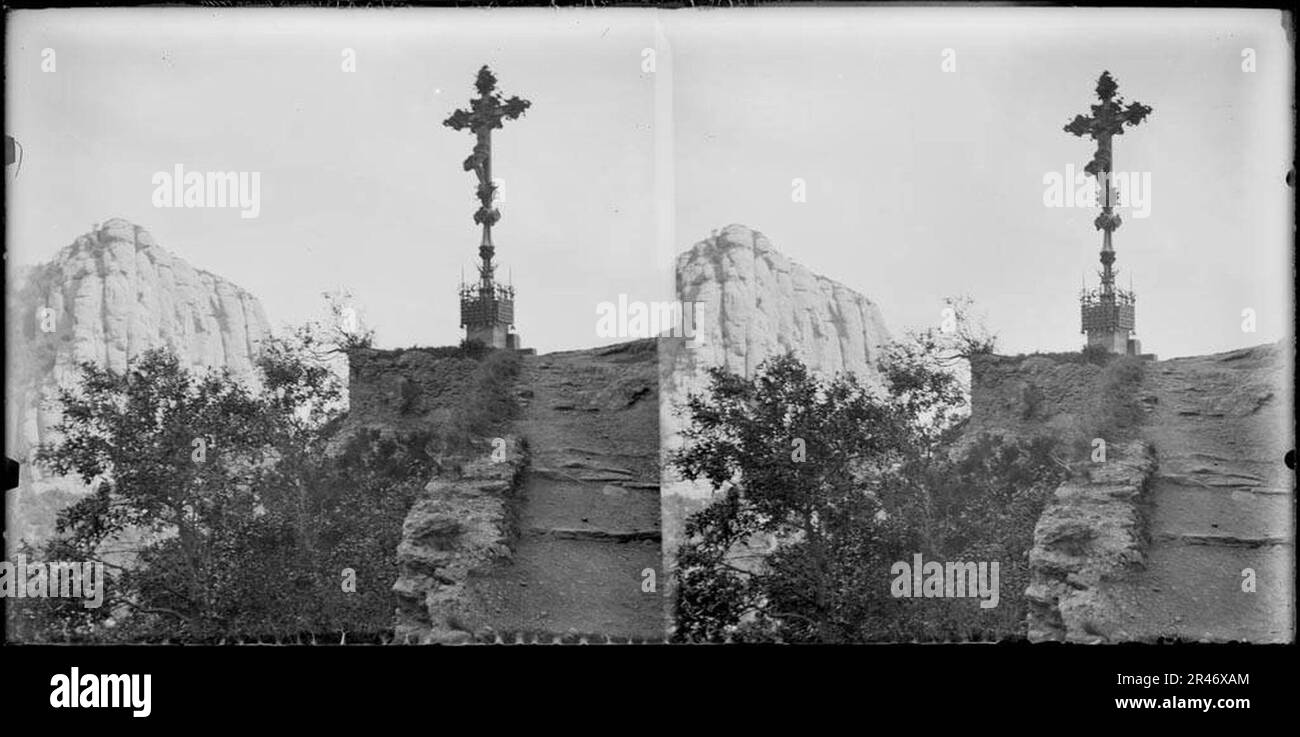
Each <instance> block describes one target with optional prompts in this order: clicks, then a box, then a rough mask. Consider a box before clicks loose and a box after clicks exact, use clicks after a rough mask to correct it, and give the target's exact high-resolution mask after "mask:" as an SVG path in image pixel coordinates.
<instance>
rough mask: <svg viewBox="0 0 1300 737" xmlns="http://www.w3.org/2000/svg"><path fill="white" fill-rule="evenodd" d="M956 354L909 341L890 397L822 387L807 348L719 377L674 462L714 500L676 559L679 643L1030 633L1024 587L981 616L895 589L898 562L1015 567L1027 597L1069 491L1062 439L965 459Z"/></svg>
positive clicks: (978, 445)
mask: <svg viewBox="0 0 1300 737" xmlns="http://www.w3.org/2000/svg"><path fill="white" fill-rule="evenodd" d="M949 347H950V344H949V343H946V342H943V341H941V340H940V338H939V336H937V335H936V334H935V333H933V332H931V333H927V334H923V335H922V336H920V337H919V338H917V339H915V340H913V341H911V342H907V343H903V344H898V345H896V346H894V347H893V348H892V349H891V350H890V351H889V353H888V355H887V356H886V358H885V360H884V361H883V362H882V367H881V369H882V370H881V373H882V381H881V383H882V385H883V389H882V390H881V391H872V390H871V389H869V388H868V387H866V386H863V385H862V384H861V383H859V380H858V379H857V378H855V377H854V376H853V375H852V374H840V375H837V376H835V377H833V378H830V379H821V378H818V377H816V376H814V375H813V374H812V373H811V372H810V371H809V370H808V368H807V367H806V366H805V365H803V364H802V363H801V362H800V361H799V360H798V359H796V358H795V357H794V356H793V355H792V354H786V355H783V356H778V357H775V358H772V359H769V360H768V361H765V362H764V363H763V364H761V365H760V366H759V367H758V370H757V371H756V373H755V375H754V376H753V377H752V378H749V379H746V378H744V377H741V376H738V375H735V374H732V373H729V372H727V371H725V370H723V369H713V370H712V371H711V372H710V377H709V378H710V384H709V388H708V390H707V391H706V392H704V393H702V394H692V395H691V396H690V397H689V398H688V400H687V402H686V405H685V407H684V408H683V409H684V411H685V413H686V414H687V415H688V416H689V419H690V424H689V425H688V427H687V429H686V430H685V431H684V433H683V436H684V440H685V445H684V447H683V448H682V449H680V450H679V451H677V452H675V453H674V454H673V455H672V456H671V462H672V464H673V465H674V466H675V467H676V468H677V470H678V471H679V472H680V473H681V474H682V475H683V476H684V477H685V478H687V479H690V480H703V481H707V482H708V483H709V485H710V486H711V487H712V488H713V489H714V490H715V498H714V500H713V502H712V503H711V504H710V505H709V506H707V507H706V508H705V509H703V510H702V511H700V512H698V513H696V514H695V515H692V516H691V517H690V518H689V519H688V520H687V524H686V540H687V542H686V543H685V544H684V545H683V546H682V548H681V550H680V551H679V554H678V561H677V562H678V588H677V597H676V601H675V607H676V612H677V618H676V619H677V626H678V629H677V635H678V636H679V637H680V638H682V639H696V638H724V637H732V638H741V639H752V640H772V639H778V640H782V641H815V642H859V641H870V640H898V639H911V638H925V639H930V638H945V639H951V638H958V639H969V638H971V637H972V636H980V633H988V632H993V631H996V632H998V633H1000V634H1002V635H1006V634H1015V633H1016V631H1017V630H1018V629H1019V628H1020V622H1019V620H1020V619H1023V611H1021V612H1020V613H1019V614H1017V613H1016V612H1014V611H1012V612H1011V614H1009V615H1007V614H1005V612H1007V611H1008V610H1009V609H1010V610H1015V609H1016V608H1017V607H1018V606H1021V605H1020V604H1018V602H1019V596H1018V594H1019V592H1018V591H1017V592H1014V594H1015V595H1011V594H1012V593H1013V592H1011V591H1009V590H1008V588H1009V587H1006V586H1003V587H1002V588H1003V590H1004V593H1003V597H1004V598H1003V601H1004V604H1003V607H1006V608H1004V609H1003V610H1002V612H1003V614H1001V615H1000V616H999V617H985V618H983V619H980V615H979V612H981V611H982V610H979V609H977V608H975V603H974V602H972V601H969V600H963V601H951V602H943V603H940V604H938V605H936V600H921V601H917V600H904V599H895V598H893V597H891V596H890V593H889V584H890V581H891V579H892V576H891V574H890V568H891V565H892V564H893V563H895V562H896V561H910V560H911V556H912V555H913V554H914V553H922V554H924V555H925V556H926V558H927V559H936V558H937V559H940V560H942V559H945V558H946V559H947V560H954V561H955V560H989V561H991V560H997V561H1000V562H1001V564H1002V567H1003V568H1004V569H1007V568H1008V567H1009V568H1010V569H1011V570H1009V571H1008V572H1009V573H1010V574H1011V579H1012V582H1013V585H1019V586H1020V589H1019V590H1020V591H1023V588H1024V586H1023V585H1022V584H1020V583H1016V582H1017V581H1023V580H1024V579H1026V578H1027V571H1026V565H1025V554H1026V551H1027V550H1028V546H1029V544H1030V543H1031V542H1032V540H1031V536H1032V529H1033V524H1034V522H1035V520H1036V519H1037V516H1038V513H1039V512H1040V511H1041V508H1042V505H1043V503H1044V502H1045V500H1046V498H1047V494H1048V492H1050V489H1051V488H1052V487H1053V486H1054V484H1055V481H1056V480H1057V476H1056V475H1055V474H1057V473H1058V470H1057V467H1056V466H1055V465H1054V464H1053V463H1052V462H1051V460H1050V454H1049V452H1050V445H1051V442H1050V441H1046V440H1044V441H1042V442H1037V441H1036V442H1032V443H1024V444H1022V443H1006V442H1003V441H1001V440H998V439H996V438H989V437H981V438H978V439H976V440H975V442H973V443H971V444H969V446H968V447H966V448H965V449H963V450H961V451H959V452H958V451H956V450H955V448H956V447H957V441H958V439H959V438H960V435H961V429H962V421H961V419H960V414H959V412H958V410H959V409H960V408H961V406H962V404H963V403H964V401H965V399H964V394H963V391H962V388H961V386H960V383H959V382H958V380H957V378H956V377H955V376H954V375H953V373H952V372H951V371H949V370H948V363H949V362H950V360H951V358H952V354H951V353H950V352H949V351H948V350H947V348H949ZM801 451H802V452H801ZM963 556H965V557H963ZM1008 599H1011V600H1012V601H1010V603H1007V601H1008Z"/></svg>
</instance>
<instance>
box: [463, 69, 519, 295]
mask: <svg viewBox="0 0 1300 737" xmlns="http://www.w3.org/2000/svg"><path fill="white" fill-rule="evenodd" d="M496 86H497V78H496V75H495V74H493V73H492V70H490V69H488V68H487V66H484V67H483V68H482V69H480V70H478V79H477V80H476V81H475V82H474V87H475V88H476V89H477V90H478V93H479V96H478V97H476V98H474V99H473V100H470V109H469V110H457V111H455V112H454V113H452V114H451V117H449V118H447V119H446V120H444V121H442V124H443V125H445V126H447V127H448V128H451V129H453V130H458V131H461V130H465V129H467V128H468V129H469V131H470V132H471V133H473V134H474V135H475V136H476V137H477V138H478V142H477V143H476V144H475V145H474V153H472V154H470V156H469V158H467V159H465V171H472V172H474V173H475V174H476V175H477V176H478V189H477V194H478V201H479V208H478V210H477V211H476V212H475V213H474V222H476V223H479V224H480V225H482V226H483V240H482V242H481V244H480V245H479V254H480V256H481V257H482V259H483V265H482V266H481V267H479V270H480V275H481V277H482V278H483V279H485V280H487V281H491V279H492V270H493V266H492V252H493V250H494V249H493V246H492V226H493V225H495V224H496V222H497V221H498V220H500V219H501V213H500V212H498V211H497V209H496V208H494V207H493V206H492V198H493V196H494V195H495V193H496V185H495V184H493V183H492V129H493V128H500V127H501V126H502V121H505V120H515V119H516V118H518V117H519V116H521V115H523V114H524V111H525V110H527V109H528V107H529V106H530V105H532V103H531V102H529V101H528V100H524V99H521V98H519V97H511V98H510V99H508V100H507V99H504V98H503V97H502V96H501V93H500V92H497V91H496Z"/></svg>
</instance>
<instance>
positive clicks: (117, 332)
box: [5, 218, 270, 486]
mask: <svg viewBox="0 0 1300 737" xmlns="http://www.w3.org/2000/svg"><path fill="white" fill-rule="evenodd" d="M10 279H11V280H12V281H11V282H10V284H8V285H7V289H6V293H7V295H8V300H9V304H8V309H9V319H8V321H7V323H8V324H7V325H6V332H7V336H6V337H7V342H8V346H9V348H10V349H9V350H8V351H7V352H6V353H7V360H6V363H7V366H6V379H5V397H6V408H5V410H6V433H5V436H6V438H5V452H6V455H8V456H9V457H11V458H15V459H18V460H19V461H21V462H22V463H23V472H22V473H23V481H24V486H27V485H28V483H29V482H31V481H32V480H34V479H39V478H40V474H39V472H38V469H36V468H35V467H34V466H33V465H32V464H31V460H32V459H31V455H32V453H33V452H34V450H35V448H36V446H37V444H39V443H41V442H47V441H49V440H50V433H51V430H52V428H53V427H54V426H55V425H56V424H57V423H58V421H59V416H58V411H57V408H56V407H55V406H53V403H52V402H51V401H50V400H51V399H52V398H53V397H54V396H55V394H54V392H55V389H56V387H57V386H58V385H59V384H60V383H66V382H69V381H72V380H74V379H75V377H76V374H77V365H78V364H79V363H81V362H83V361H91V362H94V363H96V364H98V365H100V366H107V367H109V368H112V369H114V370H118V371H121V370H123V369H125V368H126V366H127V363H128V361H129V360H131V359H133V358H135V357H136V356H138V355H140V354H141V353H143V352H145V351H147V350H149V349H151V348H155V347H158V346H169V347H170V348H171V349H172V350H173V351H174V352H175V353H176V354H177V355H178V356H180V357H181V359H182V361H184V362H186V363H188V365H189V366H190V367H191V368H194V369H202V368H208V367H216V368H221V367H229V368H230V369H231V370H232V371H233V372H234V373H235V374H236V375H237V376H239V377H242V378H251V376H252V372H253V362H254V360H255V357H256V355H257V353H258V346H259V344H260V342H261V341H262V340H263V339H264V338H265V337H266V336H267V335H268V334H269V332H270V326H269V324H268V323H267V319H266V315H265V313H264V312H263V310H262V305H261V303H260V302H258V300H257V298H255V297H254V296H253V295H251V294H249V293H248V292H246V291H244V290H243V289H241V288H239V287H238V286H236V285H235V284H232V283H231V282H229V281H227V280H225V279H223V278H221V277H219V276H216V275H215V274H211V273H208V272H206V271H202V270H200V269H196V268H194V267H193V266H191V265H190V264H189V263H187V262H185V261H184V260H182V259H180V258H177V257H176V256H173V255H172V254H171V253H169V252H168V251H167V250H165V249H163V248H162V247H161V246H159V245H158V244H157V243H155V242H154V240H153V237H152V236H150V235H149V233H148V232H146V231H145V230H144V229H143V228H141V227H139V226H136V225H133V224H132V223H129V222H127V221H126V220H122V219H120V218H114V219H112V220H109V221H107V222H105V223H103V224H102V225H100V226H98V227H97V228H96V229H95V230H94V231H92V232H90V233H87V234H85V235H82V236H80V237H79V238H77V240H76V241H74V242H73V243H72V244H71V245H69V246H67V247H66V248H64V249H63V250H61V251H60V252H59V253H58V255H57V256H56V257H55V258H54V259H53V260H52V261H50V262H49V263H46V264H42V265H40V266H36V267H32V268H27V269H23V270H22V271H21V272H15V273H14V274H11V276H10Z"/></svg>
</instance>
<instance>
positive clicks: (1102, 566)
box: [1025, 440, 1156, 642]
mask: <svg viewBox="0 0 1300 737" xmlns="http://www.w3.org/2000/svg"><path fill="white" fill-rule="evenodd" d="M1155 470H1156V459H1155V455H1154V452H1153V451H1152V448H1151V446H1150V445H1149V444H1147V443H1146V442H1144V441H1140V440H1139V441H1132V442H1129V443H1127V444H1124V445H1122V446H1118V447H1112V448H1111V449H1110V458H1109V460H1108V461H1107V462H1105V463H1102V464H1099V465H1098V466H1097V467H1096V468H1095V469H1092V470H1091V472H1090V474H1089V477H1088V478H1080V479H1073V480H1070V481H1066V482H1065V483H1063V484H1061V486H1060V487H1059V488H1058V489H1057V490H1056V494H1055V499H1054V500H1053V501H1052V502H1051V503H1050V504H1049V505H1048V507H1047V509H1045V510H1044V511H1043V514H1042V516H1041V517H1040V518H1039V520H1038V524H1037V525H1036V526H1035V528H1034V547H1033V548H1032V549H1031V550H1030V553H1029V567H1030V584H1029V588H1028V589H1026V590H1025V597H1026V598H1027V599H1028V600H1029V639H1030V640H1031V641H1034V642H1043V641H1067V642H1104V641H1115V640H1125V639H1129V638H1128V636H1127V634H1126V633H1125V632H1124V631H1123V626H1122V624H1123V623H1122V621H1121V617H1120V616H1119V612H1118V605H1117V604H1118V603H1117V602H1113V601H1111V600H1110V598H1109V597H1108V595H1107V593H1106V591H1105V587H1104V586H1103V584H1104V583H1105V582H1106V581H1109V580H1114V579H1116V578H1119V577H1122V576H1124V575H1125V574H1126V573H1127V572H1130V571H1133V570H1134V569H1140V568H1141V567H1142V566H1144V565H1145V563H1146V551H1147V544H1148V539H1147V531H1146V515H1145V513H1144V511H1143V507H1144V495H1145V492H1146V490H1147V486H1148V484H1149V482H1150V480H1151V478H1152V476H1153V475H1154V473H1155Z"/></svg>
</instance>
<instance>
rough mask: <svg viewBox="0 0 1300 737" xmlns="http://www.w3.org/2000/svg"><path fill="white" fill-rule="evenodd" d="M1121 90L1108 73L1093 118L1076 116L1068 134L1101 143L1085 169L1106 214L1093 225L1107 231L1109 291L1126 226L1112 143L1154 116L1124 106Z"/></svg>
mask: <svg viewBox="0 0 1300 737" xmlns="http://www.w3.org/2000/svg"><path fill="white" fill-rule="evenodd" d="M1118 90H1119V84H1117V83H1116V82H1115V79H1114V78H1113V77H1111V76H1110V72H1108V71H1104V72H1102V73H1101V77H1100V78H1099V79H1098V80H1097V98H1098V99H1099V100H1101V102H1100V104H1097V105H1093V106H1092V116H1091V117H1088V116H1084V115H1076V116H1074V120H1072V121H1070V123H1069V124H1068V125H1066V126H1065V132H1066V133H1071V134H1073V135H1075V136H1078V137H1080V138H1083V137H1084V136H1087V137H1089V138H1092V139H1093V140H1094V141H1096V142H1097V150H1096V152H1095V153H1094V154H1093V157H1092V161H1090V162H1088V165H1087V166H1085V167H1084V171H1086V172H1088V173H1089V174H1091V175H1092V176H1093V177H1095V178H1096V179H1097V183H1098V185H1099V186H1100V197H1101V205H1102V212H1101V214H1100V215H1098V216H1097V219H1096V220H1094V221H1093V224H1094V225H1095V226H1096V227H1097V229H1098V230H1100V231H1103V235H1102V249H1101V251H1102V254H1101V261H1102V267H1103V272H1102V287H1103V289H1105V290H1107V291H1109V290H1110V288H1111V286H1112V285H1113V284H1114V273H1113V271H1112V269H1111V264H1112V263H1113V262H1114V260H1115V249H1114V246H1113V244H1112V242H1111V234H1112V233H1113V232H1115V229H1116V228H1118V227H1119V226H1120V223H1121V222H1122V221H1121V220H1120V217H1119V215H1117V214H1116V213H1115V212H1114V209H1113V206H1114V193H1113V191H1112V187H1113V186H1114V185H1113V182H1112V181H1111V173H1112V172H1113V171H1114V158H1113V156H1112V149H1111V139H1112V138H1114V137H1115V136H1119V135H1123V134H1124V126H1126V125H1127V126H1129V127H1133V126H1136V125H1139V124H1140V123H1142V121H1143V120H1145V119H1146V117H1147V116H1148V115H1150V114H1151V108H1150V107H1148V106H1146V105H1143V104H1142V103H1140V102H1131V103H1129V104H1128V105H1127V106H1126V105H1125V104H1124V98H1123V97H1117V96H1116V94H1115V93H1116V92H1117V91H1118Z"/></svg>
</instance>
